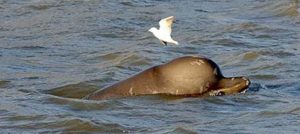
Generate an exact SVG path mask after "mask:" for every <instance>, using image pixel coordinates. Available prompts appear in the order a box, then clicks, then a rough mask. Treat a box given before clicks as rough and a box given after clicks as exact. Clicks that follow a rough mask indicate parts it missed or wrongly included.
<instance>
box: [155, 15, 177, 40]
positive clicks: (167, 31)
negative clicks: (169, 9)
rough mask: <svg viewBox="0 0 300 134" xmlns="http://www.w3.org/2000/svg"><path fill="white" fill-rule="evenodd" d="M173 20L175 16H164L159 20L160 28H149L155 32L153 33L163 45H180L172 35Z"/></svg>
mask: <svg viewBox="0 0 300 134" xmlns="http://www.w3.org/2000/svg"><path fill="white" fill-rule="evenodd" d="M173 20H174V16H170V17H167V18H164V19H162V20H160V21H159V29H157V28H155V27H152V28H150V29H149V31H150V32H151V33H153V35H154V36H155V37H156V38H158V39H159V40H160V41H161V43H162V44H163V45H167V43H173V44H176V45H178V42H177V41H175V40H173V39H172V37H171V32H172V23H173Z"/></svg>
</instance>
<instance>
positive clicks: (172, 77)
mask: <svg viewBox="0 0 300 134" xmlns="http://www.w3.org/2000/svg"><path fill="white" fill-rule="evenodd" d="M249 85H250V81H249V80H248V79H247V78H246V77H231V78H225V77H224V76H223V75H222V73H221V71H220V69H219V67H218V65H217V64H216V63H215V62H213V61H212V60H210V59H208V58H204V57H194V56H185V57H180V58H177V59H174V60H172V61H170V62H168V63H166V64H163V65H158V66H154V67H151V68H149V69H147V70H145V71H143V72H141V73H139V74H136V75H134V76H132V77H130V78H128V79H125V80H123V81H120V82H118V83H116V84H113V85H112V86H109V87H106V88H104V89H100V90H98V91H96V92H94V93H92V94H90V95H88V96H86V97H85V99H90V100H101V99H111V98H120V97H128V96H137V95H149V94H168V95H184V96H202V95H209V96H219V95H228V94H235V93H240V92H243V91H245V90H246V89H247V88H248V87H249Z"/></svg>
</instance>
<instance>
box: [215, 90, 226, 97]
mask: <svg viewBox="0 0 300 134" xmlns="http://www.w3.org/2000/svg"><path fill="white" fill-rule="evenodd" d="M223 95H225V93H224V92H223V91H220V92H217V93H216V96H223Z"/></svg>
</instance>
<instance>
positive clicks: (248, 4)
mask: <svg viewBox="0 0 300 134" xmlns="http://www.w3.org/2000/svg"><path fill="white" fill-rule="evenodd" d="M187 7H188V8H187ZM299 13H300V3H299V0H285V1H282V0H273V1H257V0H248V1H241V0H233V1H222V0H215V1H206V0H203V1H179V0H175V1H149V0H141V1H128V0H127V1H97V0H72V1H71V0H48V1H42V0H26V1H18V0H9V1H8V0H2V1H1V0H0V131H1V133H22V132H28V133H59V132H66V133H76V132H78V133H80V132H81V133H88V132H90V133H92V132H94V133H232V132H236V133H253V132H254V133H297V132H299V122H298V120H299V116H298V115H299V109H300V108H299V104H300V100H299V97H298V96H299V89H300V85H299V84H298V83H299V80H300V79H299V78H300V73H299V72H300V69H299V58H300V57H299V56H300V44H299V42H300V34H299V33H300V27H299V24H300V14H299ZM170 15H174V16H175V17H176V20H175V22H174V25H173V28H174V30H173V32H172V36H173V38H174V39H175V40H178V41H179V43H180V45H179V46H161V45H160V42H159V41H158V40H157V39H155V38H154V37H153V36H152V34H151V33H149V32H148V29H149V28H150V27H151V26H153V25H158V24H157V22H158V20H160V19H161V18H163V17H166V16H170ZM184 55H204V56H206V57H209V58H211V59H213V60H214V61H215V62H216V63H218V64H219V65H220V67H221V69H222V72H223V74H224V75H225V76H228V77H229V76H240V75H243V76H248V77H249V78H250V79H251V81H252V85H251V86H250V88H249V90H248V92H247V93H246V94H239V95H233V96H223V97H202V98H197V97H196V98H193V97H191V98H183V97H177V96H138V97H132V98H123V99H118V100H102V101H88V100H82V99H80V98H82V97H83V96H85V95H86V94H89V93H91V92H93V91H95V90H98V89H101V88H103V87H106V86H109V85H111V84H113V83H115V82H118V81H120V80H122V79H126V78H128V77H129V76H131V75H134V74H136V73H138V72H140V71H142V70H145V69H147V68H149V67H151V66H154V65H158V64H162V63H165V62H168V61H170V60H171V59H174V58H177V57H180V56H184ZM216 126H217V127H216Z"/></svg>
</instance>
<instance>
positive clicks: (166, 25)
mask: <svg viewBox="0 0 300 134" xmlns="http://www.w3.org/2000/svg"><path fill="white" fill-rule="evenodd" d="M173 20H174V16H169V17H167V18H164V19H161V20H160V21H159V31H162V32H164V33H166V34H168V35H171V32H172V24H173Z"/></svg>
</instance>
